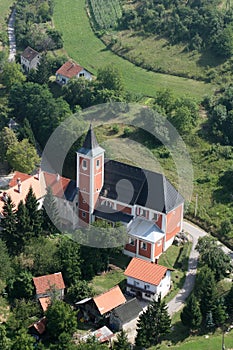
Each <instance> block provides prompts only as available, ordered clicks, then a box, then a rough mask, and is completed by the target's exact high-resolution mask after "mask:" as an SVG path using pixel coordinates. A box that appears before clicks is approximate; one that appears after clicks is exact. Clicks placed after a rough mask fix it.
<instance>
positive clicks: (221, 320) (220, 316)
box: [213, 298, 227, 327]
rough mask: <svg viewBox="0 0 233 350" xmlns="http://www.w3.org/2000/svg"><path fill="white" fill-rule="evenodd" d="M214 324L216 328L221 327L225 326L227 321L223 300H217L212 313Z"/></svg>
mask: <svg viewBox="0 0 233 350" xmlns="http://www.w3.org/2000/svg"><path fill="white" fill-rule="evenodd" d="M213 318H214V323H215V324H216V326H217V327H222V326H224V325H225V321H226V319H227V313H226V306H225V305H224V302H223V299H222V298H219V299H218V300H217V303H216V306H215V309H214V311H213Z"/></svg>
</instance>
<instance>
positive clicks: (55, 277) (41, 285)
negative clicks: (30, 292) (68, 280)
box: [33, 272, 65, 294]
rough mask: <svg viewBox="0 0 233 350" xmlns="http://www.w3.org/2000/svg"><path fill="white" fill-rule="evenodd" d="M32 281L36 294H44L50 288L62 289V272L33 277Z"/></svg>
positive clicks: (63, 285) (63, 286)
mask: <svg viewBox="0 0 233 350" xmlns="http://www.w3.org/2000/svg"><path fill="white" fill-rule="evenodd" d="M33 282H34V285H35V287H36V294H46V293H47V292H48V291H49V290H50V289H51V288H55V289H58V290H60V289H64V288H65V284H64V281H63V277H62V273H61V272H57V273H53V274H52V275H45V276H40V277H33Z"/></svg>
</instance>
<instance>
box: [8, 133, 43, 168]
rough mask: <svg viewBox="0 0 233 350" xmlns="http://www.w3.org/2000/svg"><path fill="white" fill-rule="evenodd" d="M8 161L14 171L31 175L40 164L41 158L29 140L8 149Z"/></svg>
mask: <svg viewBox="0 0 233 350" xmlns="http://www.w3.org/2000/svg"><path fill="white" fill-rule="evenodd" d="M6 155H7V161H8V163H9V164H10V166H11V167H12V168H13V169H14V170H18V171H21V172H23V173H27V174H30V173H31V172H32V171H33V170H34V169H35V167H36V165H37V164H38V163H39V162H40V158H39V156H38V154H37V152H36V149H35V147H33V146H32V145H31V144H30V143H29V141H28V139H24V140H22V141H21V142H18V143H17V144H15V145H12V146H10V147H9V148H8V151H7V153H6Z"/></svg>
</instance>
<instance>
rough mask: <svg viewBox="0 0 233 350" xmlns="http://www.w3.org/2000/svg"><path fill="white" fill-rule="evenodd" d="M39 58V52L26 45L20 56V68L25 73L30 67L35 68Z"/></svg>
mask: <svg viewBox="0 0 233 350" xmlns="http://www.w3.org/2000/svg"><path fill="white" fill-rule="evenodd" d="M40 58H41V55H40V53H39V52H37V51H36V50H34V49H32V48H31V47H30V46H28V47H27V48H26V49H25V50H24V51H23V52H22V54H21V56H20V64H21V68H22V70H23V71H24V72H25V73H26V74H27V73H29V72H30V70H31V69H36V68H37V66H38V64H39V62H40Z"/></svg>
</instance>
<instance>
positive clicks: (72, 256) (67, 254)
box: [57, 238, 81, 287]
mask: <svg viewBox="0 0 233 350" xmlns="http://www.w3.org/2000/svg"><path fill="white" fill-rule="evenodd" d="M57 258H58V261H59V266H60V270H61V272H62V275H63V278H64V281H65V285H66V286H67V287H69V286H71V285H72V284H74V283H76V282H77V281H79V280H80V277H81V270H80V264H81V258H80V246H79V244H78V243H76V242H74V241H72V240H71V239H68V238H61V239H60V240H59V245H58V251H57Z"/></svg>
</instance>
